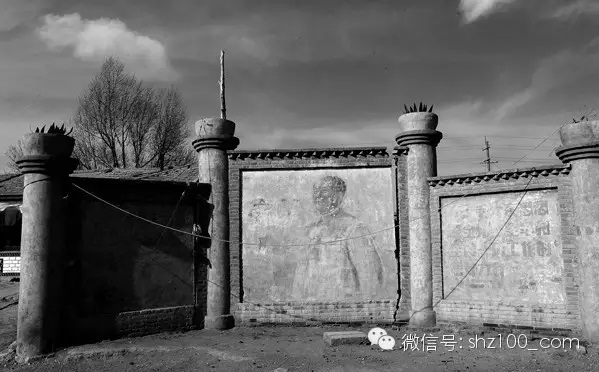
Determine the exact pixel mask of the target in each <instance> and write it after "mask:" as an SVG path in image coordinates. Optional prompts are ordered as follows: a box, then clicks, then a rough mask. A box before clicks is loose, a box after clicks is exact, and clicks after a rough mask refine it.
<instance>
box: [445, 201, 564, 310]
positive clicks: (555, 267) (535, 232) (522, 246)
mask: <svg viewBox="0 0 599 372" xmlns="http://www.w3.org/2000/svg"><path fill="white" fill-rule="evenodd" d="M521 198H523V199H522V203H520V205H519V207H518V208H517V209H515V208H516V206H517V205H518V202H519V200H520V199H521ZM441 207H442V211H443V212H442V223H441V231H442V232H443V236H442V250H443V293H444V294H449V293H450V292H451V291H452V290H453V289H454V288H455V291H454V292H453V293H452V294H451V297H452V298H453V299H456V300H461V299H470V300H486V299H489V298H493V299H494V300H496V301H519V302H522V303H527V304H530V305H546V304H564V303H565V302H566V293H565V288H564V281H563V278H564V265H563V259H562V244H561V229H560V228H561V226H560V217H559V204H558V202H557V191H555V190H543V191H529V192H526V193H524V192H513V193H501V194H489V195H478V196H469V197H465V198H444V199H443V200H442V201H441ZM514 210H515V212H514ZM512 213H513V216H512V217H511V219H510V220H509V222H508V223H507V224H506V225H505V227H504V228H503V230H502V231H501V233H500V234H499V235H497V233H498V232H499V231H500V230H501V228H502V226H503V225H504V224H505V221H507V219H508V217H509V216H510V215H511V214H512ZM495 236H497V239H495V240H494V242H493V239H494V238H495ZM492 242H493V244H492V245H491V243H492ZM489 246H490V248H489V249H488V250H487V251H486V253H485V250H486V249H487V247H489ZM483 253H484V255H483ZM480 256H482V259H481V260H480V261H479V262H478V264H476V265H474V264H475V262H476V261H477V260H478V259H479V257H480ZM473 266H474V269H473V270H472V271H471V272H470V274H469V275H468V276H467V277H466V279H465V280H464V281H463V282H462V283H461V284H460V285H459V286H457V288H456V285H457V284H458V282H459V281H460V280H461V279H462V278H463V277H464V276H465V275H466V273H467V272H468V271H469V270H470V268H471V267H473Z"/></svg>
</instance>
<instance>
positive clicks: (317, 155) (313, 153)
mask: <svg viewBox="0 0 599 372" xmlns="http://www.w3.org/2000/svg"><path fill="white" fill-rule="evenodd" d="M349 156H354V157H368V158H373V157H388V156H389V153H388V152H387V147H339V148H307V149H273V150H236V151H229V159H231V160H245V159H252V160H253V159H257V160H265V159H268V160H272V159H326V158H330V157H343V158H346V157H349Z"/></svg>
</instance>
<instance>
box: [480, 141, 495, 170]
mask: <svg viewBox="0 0 599 372" xmlns="http://www.w3.org/2000/svg"><path fill="white" fill-rule="evenodd" d="M490 148H491V147H490V146H489V141H487V137H486V136H485V148H484V149H483V151H486V152H487V158H486V159H485V160H484V161H483V162H482V163H481V164H486V165H487V172H490V171H491V164H492V163H493V164H494V163H497V162H496V161H491V154H490V152H489V149H490Z"/></svg>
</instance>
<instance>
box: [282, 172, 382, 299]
mask: <svg viewBox="0 0 599 372" xmlns="http://www.w3.org/2000/svg"><path fill="white" fill-rule="evenodd" d="M346 190H347V186H346V183H345V181H343V180H342V179H341V178H339V177H336V176H325V177H323V178H321V179H320V180H319V181H318V182H316V183H315V184H314V186H313V194H312V201H313V204H314V207H315V209H316V211H317V212H318V214H319V215H320V216H319V218H318V219H317V220H316V221H315V222H313V223H310V224H308V225H307V226H306V228H305V229H306V230H305V232H304V233H305V234H306V235H307V237H308V238H309V244H308V247H307V249H305V251H304V250H302V252H299V255H298V264H297V267H296V271H295V276H294V281H293V286H292V293H291V294H292V297H293V299H294V300H296V301H319V300H321V301H343V300H366V299H369V298H373V297H374V296H375V295H376V293H377V292H380V291H381V290H382V288H381V287H382V284H383V278H384V272H383V270H384V269H383V265H382V262H381V257H380V255H379V253H378V251H377V247H376V244H375V241H374V239H373V236H372V235H369V234H371V231H370V230H369V229H368V227H367V226H366V225H365V224H363V223H362V222H360V221H359V220H358V219H357V218H356V217H354V216H352V215H351V214H349V213H347V212H346V211H344V210H343V208H342V205H343V201H344V198H345V194H346ZM365 235H366V236H365ZM358 236H359V237H360V238H356V239H350V238H353V237H358ZM338 240H341V241H338ZM331 241H335V242H333V243H327V242H331Z"/></svg>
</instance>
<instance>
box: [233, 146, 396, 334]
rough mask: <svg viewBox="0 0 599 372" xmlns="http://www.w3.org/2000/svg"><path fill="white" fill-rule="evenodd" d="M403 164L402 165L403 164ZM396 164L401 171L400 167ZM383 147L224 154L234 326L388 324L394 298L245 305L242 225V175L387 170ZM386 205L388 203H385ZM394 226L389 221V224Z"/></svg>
mask: <svg viewBox="0 0 599 372" xmlns="http://www.w3.org/2000/svg"><path fill="white" fill-rule="evenodd" d="M402 164H403V163H402ZM402 164H400V167H401V166H403V165H402ZM392 165H393V161H392V159H391V158H390V157H389V155H388V153H387V151H386V148H337V149H303V150H265V151H232V152H230V153H229V190H230V194H229V195H230V199H229V200H230V211H229V217H230V224H231V230H230V241H231V246H230V252H231V311H232V313H233V314H234V315H235V317H236V320H237V322H238V323H239V324H262V323H286V324H289V323H294V322H295V323H298V322H299V323H302V322H307V321H308V320H309V319H311V320H309V321H310V322H354V321H375V322H376V321H393V315H394V312H395V306H396V301H397V298H392V299H387V300H384V301H373V302H367V303H357V302H355V303H313V302H312V303H276V304H250V303H246V302H244V294H243V283H242V281H243V257H242V245H241V244H240V240H241V236H242V225H241V222H242V221H241V204H242V195H241V194H242V185H241V183H242V173H243V172H244V171H256V170H263V171H267V170H302V169H343V168H346V169H350V168H374V167H377V168H381V167H384V168H391V167H392ZM390 202H391V201H390ZM392 222H393V221H389V223H392Z"/></svg>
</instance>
